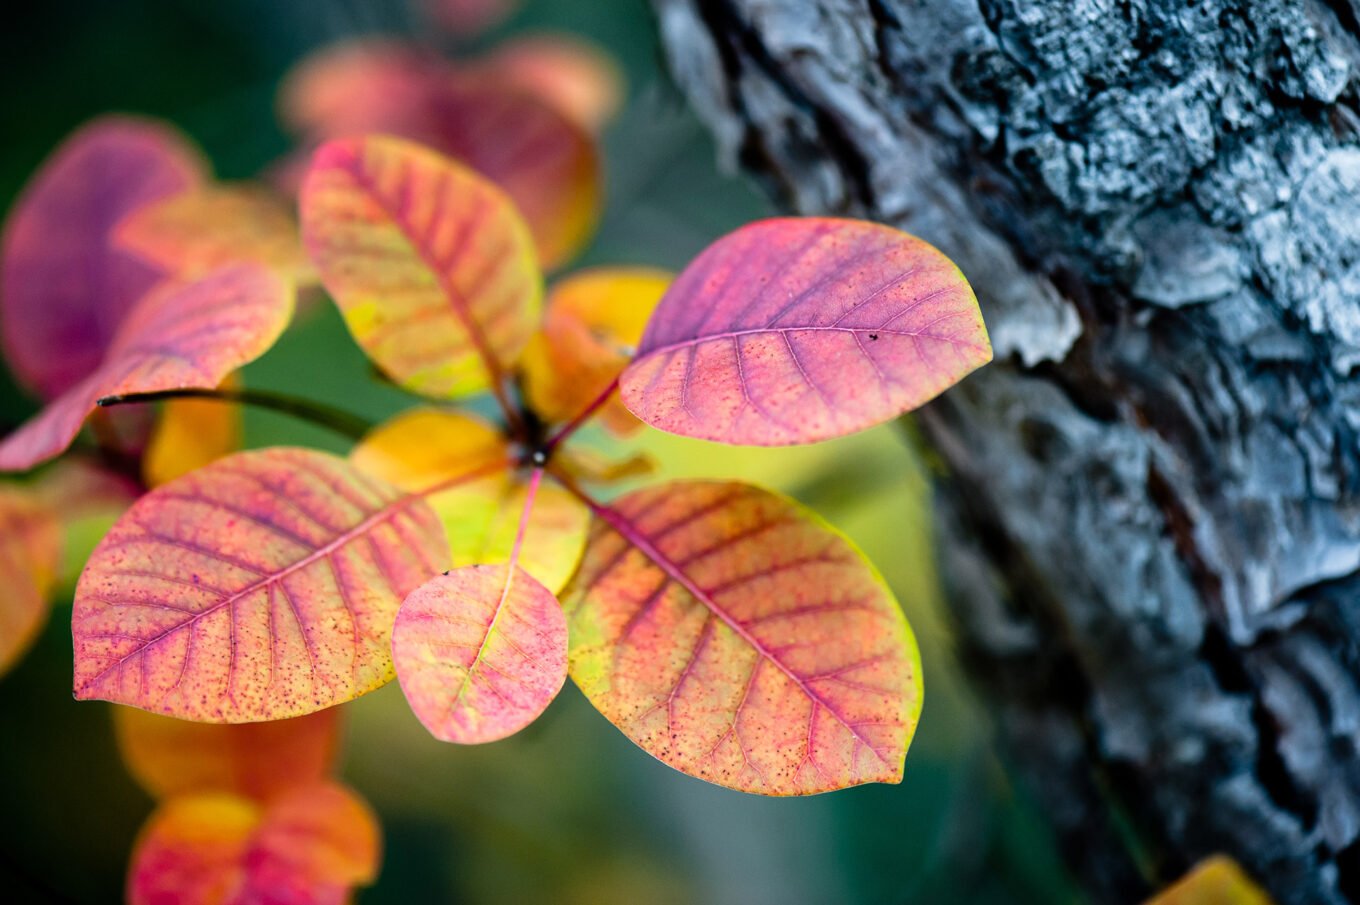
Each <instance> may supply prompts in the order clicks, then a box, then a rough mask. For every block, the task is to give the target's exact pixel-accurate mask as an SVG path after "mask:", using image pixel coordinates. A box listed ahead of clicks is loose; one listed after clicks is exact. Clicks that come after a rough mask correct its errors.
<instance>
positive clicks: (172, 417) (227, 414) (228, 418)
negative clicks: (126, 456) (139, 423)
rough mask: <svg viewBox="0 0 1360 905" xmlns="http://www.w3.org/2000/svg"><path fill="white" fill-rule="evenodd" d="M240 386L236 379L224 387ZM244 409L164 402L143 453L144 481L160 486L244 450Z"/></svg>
mask: <svg viewBox="0 0 1360 905" xmlns="http://www.w3.org/2000/svg"><path fill="white" fill-rule="evenodd" d="M238 385H239V381H237V380H235V379H234V377H228V378H227V379H226V380H225V381H223V383H222V387H223V388H227V389H232V388H235V387H236V386H238ZM242 432H243V429H242V418H241V408H240V406H237V405H228V404H225V403H223V402H222V401H220V400H214V399H168V400H166V401H165V402H162V403H161V407H160V417H158V418H157V419H156V424H155V426H154V427H153V428H152V429H151V436H150V438H148V440H147V445H146V450H145V452H143V454H142V480H143V481H144V482H145V483H146V486H147V487H159V486H160V485H162V484H167V483H169V482H170V481H173V480H174V479H175V478H177V477H179V476H180V475H185V474H188V473H189V472H191V471H193V470H194V469H196V468H202V467H203V466H204V465H207V464H208V463H209V462H214V461H216V460H217V459H220V458H222V457H223V456H225V455H229V454H231V453H234V452H236V451H237V450H238V449H240V448H241V435H242Z"/></svg>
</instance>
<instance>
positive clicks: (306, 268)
mask: <svg viewBox="0 0 1360 905" xmlns="http://www.w3.org/2000/svg"><path fill="white" fill-rule="evenodd" d="M113 240H114V242H115V243H116V244H117V245H118V246H119V247H121V248H123V249H125V250H126V251H128V252H129V253H131V254H135V255H137V256H138V257H140V258H142V259H143V260H146V261H148V262H150V263H151V264H153V265H154V266H156V267H159V268H161V269H163V270H166V271H168V272H170V273H173V274H176V275H178V276H180V277H183V278H185V279H193V278H196V277H200V276H202V275H204V274H206V273H208V272H209V271H212V270H216V269H217V268H218V267H222V266H224V265H226V264H236V263H240V262H242V261H252V262H254V263H257V264H262V265H264V266H265V267H268V268H269V269H271V270H274V271H276V272H278V273H279V274H281V275H282V276H284V277H287V278H288V279H290V280H293V281H295V282H307V281H309V280H311V279H312V278H313V274H312V273H311V266H310V265H309V264H308V262H307V258H306V255H304V254H303V252H302V243H301V241H300V240H299V238H298V229H297V224H296V223H295V222H294V221H293V217H292V215H291V214H290V213H289V211H288V208H287V207H286V206H285V205H284V204H283V203H282V202H281V201H280V200H279V199H278V198H276V197H275V196H274V195H273V194H272V193H270V192H269V191H267V190H265V189H264V188H262V187H260V186H254V185H248V184H241V185H207V186H199V187H196V188H193V189H190V190H188V191H186V192H181V193H179V194H177V195H172V196H170V197H169V198H166V199H163V200H161V201H157V202H154V203H152V204H146V205H143V206H141V207H139V208H137V209H136V210H134V211H133V212H132V213H131V214H129V215H128V216H127V217H125V218H124V219H123V220H122V222H120V223H119V224H118V226H117V228H116V229H115V230H114V232H113Z"/></svg>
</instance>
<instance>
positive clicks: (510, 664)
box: [392, 566, 567, 745]
mask: <svg viewBox="0 0 1360 905" xmlns="http://www.w3.org/2000/svg"><path fill="white" fill-rule="evenodd" d="M510 568H511V567H509V566H468V567H466V568H462V569H455V570H453V571H452V572H449V573H447V574H445V575H440V576H438V577H437V578H434V579H432V580H430V581H429V582H427V583H426V584H424V585H422V586H421V587H419V588H417V589H416V590H414V591H412V592H411V595H410V596H409V597H407V598H406V601H405V602H404V603H402V605H401V609H400V610H399V611H398V612H397V623H396V627H395V628H394V629H393V630H392V659H393V661H394V662H395V663H396V666H397V679H398V680H399V681H400V682H401V690H402V691H403V692H404V693H405V694H406V700H407V701H408V702H410V704H411V709H412V710H413V711H415V714H416V716H417V717H419V718H420V721H421V723H423V724H424V725H425V728H426V729H428V730H430V733H431V734H432V735H434V736H435V737H436V738H438V739H442V740H443V741H446V742H458V743H459V744H464V745H473V744H480V743H482V742H494V741H496V740H498V739H502V738H505V737H506V736H509V735H513V734H514V733H516V732H518V731H519V730H521V729H523V728H524V727H525V726H527V725H529V724H530V723H532V722H533V721H534V720H535V719H537V718H538V716H539V714H541V713H542V712H543V711H544V710H546V709H547V707H548V705H549V704H551V703H552V700H553V698H555V697H557V693H558V692H559V691H561V690H562V683H563V682H565V681H566V679H567V622H566V619H565V618H564V617H563V615H562V608H561V607H560V606H559V605H558V603H557V598H556V597H554V596H553V595H552V592H551V591H549V590H548V589H547V588H545V587H544V586H543V585H541V584H539V583H538V582H537V581H536V580H534V578H533V577H532V576H531V575H529V574H528V573H527V572H525V571H524V570H523V569H520V568H518V567H514V573H513V575H511V574H510Z"/></svg>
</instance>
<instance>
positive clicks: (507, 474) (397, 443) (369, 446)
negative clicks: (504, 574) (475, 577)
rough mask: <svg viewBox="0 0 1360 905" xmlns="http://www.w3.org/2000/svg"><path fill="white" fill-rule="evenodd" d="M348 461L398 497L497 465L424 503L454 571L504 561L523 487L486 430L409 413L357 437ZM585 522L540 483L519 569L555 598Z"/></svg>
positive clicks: (577, 553)
mask: <svg viewBox="0 0 1360 905" xmlns="http://www.w3.org/2000/svg"><path fill="white" fill-rule="evenodd" d="M350 460H351V461H352V462H353V463H354V464H355V465H356V466H357V467H359V468H360V469H362V470H364V471H366V472H368V473H369V474H372V475H374V476H375V477H379V478H382V479H384V480H386V481H390V482H391V483H393V484H395V485H396V486H398V487H400V488H402V489H403V490H406V491H418V490H423V489H424V488H426V487H429V486H431V485H433V484H435V483H437V482H438V481H441V480H443V479H445V478H450V477H454V476H457V475H460V474H467V473H468V472H471V471H474V470H476V469H478V468H482V467H485V466H487V465H491V464H494V463H495V462H497V461H503V462H505V463H506V468H505V470H504V471H502V472H500V473H497V474H492V475H489V476H488V477H485V478H482V479H480V480H476V481H469V482H468V483H466V484H461V485H459V486H456V487H453V488H450V489H449V490H446V491H442V492H440V493H436V494H431V495H430V496H429V498H428V501H429V504H430V506H431V507H432V508H433V509H434V511H435V512H436V513H437V514H438V515H439V518H440V520H441V521H442V522H443V523H444V530H445V531H446V532H447V533H448V538H449V547H450V551H451V552H452V554H453V564H454V566H456V567H457V566H469V565H494V564H497V563H503V562H508V561H509V559H510V553H511V550H512V549H513V547H514V542H515V535H516V533H517V532H518V528H519V521H520V517H521V515H522V514H523V510H524V497H525V493H526V490H527V486H526V483H525V480H524V477H523V475H522V474H521V473H519V472H518V471H516V470H515V468H514V467H513V464H514V463H513V461H512V450H511V448H510V445H509V443H508V442H507V441H506V440H505V438H504V437H503V436H502V435H501V434H500V433H499V432H498V431H497V430H496V429H495V428H494V427H492V426H491V425H489V424H487V423H486V422H483V421H479V420H477V419H476V418H473V417H471V416H468V415H463V414H458V413H455V412H443V411H438V410H435V409H416V410H414V411H411V412H406V413H404V414H401V415H398V416H397V417H396V418H393V419H392V420H391V421H388V422H387V423H386V424H384V425H382V426H381V427H379V428H377V429H376V430H375V431H373V432H372V433H371V434H369V435H368V436H367V437H365V438H364V440H363V442H361V443H360V444H359V445H358V446H356V447H355V449H354V451H353V452H352V453H351V454H350ZM589 524H590V513H589V511H588V510H587V509H586V507H585V506H584V505H582V504H581V503H580V502H579V501H578V500H577V499H576V498H575V497H573V496H572V495H571V494H570V493H568V492H567V491H565V490H563V489H562V488H560V487H557V486H555V485H550V484H544V485H542V486H541V487H540V488H539V491H538V495H537V497H536V498H535V501H534V507H533V512H532V514H531V516H530V519H529V526H528V528H527V529H526V530H525V536H524V544H523V547H522V549H521V551H520V559H519V566H520V568H522V569H524V571H526V572H528V573H529V574H530V575H532V576H533V577H534V578H536V579H538V581H539V582H540V583H542V584H543V585H544V586H546V587H547V588H548V590H550V591H552V592H553V593H554V594H555V593H557V592H558V591H559V590H561V588H562V586H563V585H565V584H566V582H567V580H568V579H569V578H571V575H572V573H573V572H575V570H576V565H577V563H578V562H579V561H580V559H581V552H582V550H583V548H584V545H585V537H586V531H587V530H588V528H589Z"/></svg>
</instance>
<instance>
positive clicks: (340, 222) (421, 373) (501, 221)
mask: <svg viewBox="0 0 1360 905" xmlns="http://www.w3.org/2000/svg"><path fill="white" fill-rule="evenodd" d="M301 210H302V231H303V238H304V241H305V243H306V246H307V249H308V252H309V253H310V255H311V257H312V261H313V262H314V263H315V265H316V267H317V269H318V270H319V272H320V274H321V281H322V283H323V284H324V285H325V287H326V289H327V290H328V291H329V292H330V294H331V296H332V297H333V298H334V299H335V303H336V304H337V305H338V306H339V308H340V311H341V313H342V314H343V315H344V318H345V323H346V324H347V325H348V326H349V329H350V333H351V334H353V336H354V339H355V341H356V342H358V343H359V345H360V346H361V347H362V348H363V349H364V351H365V352H366V353H367V354H368V356H369V357H370V358H371V359H372V360H373V361H374V362H375V363H376V364H377V365H378V366H379V367H380V368H382V369H383V370H384V371H385V372H386V373H387V374H388V375H390V376H391V377H392V378H393V379H394V380H396V381H397V382H398V383H400V384H401V385H402V386H404V387H406V388H408V389H410V390H413V391H415V392H418V393H423V394H425V395H428V396H435V397H443V398H456V397H459V396H465V395H468V394H470V393H473V392H476V391H478V390H481V389H484V388H486V387H487V386H490V385H491V384H492V382H493V381H494V380H496V379H498V378H499V376H500V374H501V373H502V372H503V371H504V370H505V369H507V368H509V367H510V366H512V365H513V364H514V362H515V360H516V359H517V358H518V356H519V353H520V351H521V350H522V349H523V348H524V344H525V343H526V342H528V340H529V336H530V334H531V333H532V331H533V329H534V326H535V324H536V323H537V320H538V316H539V305H540V296H541V291H542V290H541V286H540V278H539V275H538V270H537V266H536V264H535V262H534V252H533V245H532V241H531V239H530V237H529V234H528V231H527V229H526V228H525V226H524V223H523V221H522V220H521V219H520V217H519V214H518V213H516V211H515V209H514V206H513V205H512V204H511V203H510V201H509V200H508V199H507V198H506V197H505V195H504V194H503V193H502V192H501V191H500V190H499V189H497V188H496V187H495V186H494V185H492V184H490V183H488V182H486V181H485V180H484V179H482V178H481V177H479V176H477V175H476V174H475V173H473V172H472V171H470V170H468V169H467V168H465V167H463V166H462V165H460V164H457V163H454V162H453V161H451V160H448V159H447V158H444V157H442V156H441V155H439V154H437V153H436V152H434V151H431V150H428V149H426V148H423V147H420V146H419V145H416V144H412V143H410V142H407V141H402V140H400V139H395V138H385V137H370V138H361V139H344V140H337V141H333V142H330V143H328V144H326V145H323V146H322V147H321V148H320V150H318V151H317V153H316V156H315V157H314V158H313V161H312V166H311V169H310V170H309V171H308V174H307V179H306V182H305V184H304V186H303V189H302V198H301Z"/></svg>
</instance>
